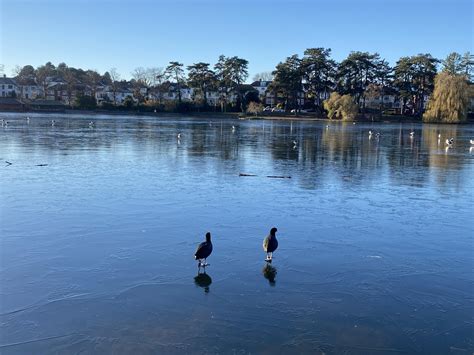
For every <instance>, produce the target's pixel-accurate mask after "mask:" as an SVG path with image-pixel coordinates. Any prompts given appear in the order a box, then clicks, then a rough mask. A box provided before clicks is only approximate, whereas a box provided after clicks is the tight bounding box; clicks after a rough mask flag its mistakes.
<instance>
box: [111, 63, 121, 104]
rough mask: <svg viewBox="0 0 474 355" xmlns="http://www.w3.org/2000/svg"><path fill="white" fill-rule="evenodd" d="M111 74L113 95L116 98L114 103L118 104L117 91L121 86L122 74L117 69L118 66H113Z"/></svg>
mask: <svg viewBox="0 0 474 355" xmlns="http://www.w3.org/2000/svg"><path fill="white" fill-rule="evenodd" d="M109 76H110V81H111V85H110V86H111V88H112V96H113V99H114V105H115V106H117V91H118V88H119V82H120V74H119V73H118V71H117V68H111V69H110V70H109Z"/></svg>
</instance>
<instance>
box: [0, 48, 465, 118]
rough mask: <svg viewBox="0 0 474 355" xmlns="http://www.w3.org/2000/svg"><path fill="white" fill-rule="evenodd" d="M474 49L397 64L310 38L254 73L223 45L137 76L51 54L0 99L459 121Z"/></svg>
mask: <svg viewBox="0 0 474 355" xmlns="http://www.w3.org/2000/svg"><path fill="white" fill-rule="evenodd" d="M473 58H474V56H473V55H471V54H470V53H469V52H467V53H465V54H459V53H451V54H449V55H448V56H447V57H446V58H444V59H437V58H434V57H432V56H431V55H430V54H417V55H414V56H411V57H402V58H400V59H399V60H398V61H397V63H396V65H395V66H394V67H391V66H390V65H389V64H388V62H387V61H386V60H384V59H382V58H381V57H380V55H379V54H377V53H373V54H371V53H367V52H351V53H350V54H349V55H348V56H347V58H346V59H344V60H343V61H341V62H340V63H337V62H336V61H335V60H333V59H332V58H331V50H330V49H327V48H309V49H307V50H305V51H304V55H303V56H302V57H301V58H300V57H299V56H298V55H293V56H290V57H288V58H286V60H284V61H282V62H280V63H279V64H278V65H276V67H275V69H274V70H273V71H271V72H263V73H260V74H257V75H256V76H255V77H254V78H253V81H252V82H248V64H249V63H248V61H247V60H245V59H243V58H239V57H226V56H223V55H222V56H220V57H219V58H218V59H217V62H216V63H215V64H214V66H211V64H210V63H203V62H199V63H195V64H192V65H189V66H184V64H182V63H179V62H170V63H169V64H168V65H167V66H166V67H155V68H143V67H138V68H136V69H135V70H134V71H133V73H131V76H132V79H131V80H122V78H121V75H120V74H119V73H118V72H117V70H116V69H115V68H111V69H110V70H109V71H106V72H105V73H103V74H100V73H98V72H97V71H95V70H90V69H89V70H84V69H80V68H73V67H69V66H68V65H67V64H65V63H60V64H58V65H54V64H52V63H51V62H48V63H46V64H45V65H41V66H39V67H36V68H35V67H33V66H31V65H25V66H23V67H19V66H18V67H17V68H16V69H15V72H14V75H12V76H11V77H7V76H6V75H5V74H4V75H3V76H2V77H0V96H1V97H0V109H1V110H14V111H64V110H66V109H77V110H110V111H114V110H115V111H125V110H129V111H135V112H136V111H140V112H157V113H158V112H183V113H186V112H239V113H241V114H247V115H265V114H267V115H272V114H278V115H292V114H293V115H310V116H314V117H321V118H331V119H343V120H352V119H356V118H358V117H365V118H367V117H372V118H373V117H376V118H377V117H382V116H403V117H407V116H409V117H412V118H419V119H423V120H424V121H427V122H451V123H457V122H463V121H466V120H467V119H468V118H469V117H470V116H472V112H473V111H474V86H473V80H472V78H473V77H472V75H473V65H474V59H473ZM448 97H450V99H448Z"/></svg>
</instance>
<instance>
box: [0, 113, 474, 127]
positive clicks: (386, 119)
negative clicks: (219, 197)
mask: <svg viewBox="0 0 474 355" xmlns="http://www.w3.org/2000/svg"><path fill="white" fill-rule="evenodd" d="M0 113H18V114H24V115H28V114H46V115H48V114H63V115H81V114H82V115H108V116H143V117H156V118H160V117H163V118H182V117H206V118H208V119H239V120H242V121H246V120H248V121H255V120H269V121H270V120H275V121H310V122H333V123H334V122H347V123H423V121H422V120H421V119H419V118H414V117H410V116H396V115H386V116H382V117H377V119H376V120H373V121H372V120H370V119H367V118H365V119H356V120H354V121H342V120H330V119H328V118H323V117H315V116H306V115H305V116H301V115H296V116H293V115H279V116H273V115H258V116H250V115H248V116H242V114H241V113H240V112H156V113H155V112H139V111H106V110H61V111H55V110H34V111H21V110H0ZM436 124H449V125H453V123H443V122H439V123H436ZM456 124H474V120H473V119H468V120H467V121H466V122H462V123H455V125H456Z"/></svg>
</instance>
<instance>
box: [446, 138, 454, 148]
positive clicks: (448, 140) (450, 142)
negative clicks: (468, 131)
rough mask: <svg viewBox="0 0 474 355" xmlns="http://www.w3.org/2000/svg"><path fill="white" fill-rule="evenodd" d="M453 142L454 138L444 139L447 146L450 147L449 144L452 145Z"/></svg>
mask: <svg viewBox="0 0 474 355" xmlns="http://www.w3.org/2000/svg"><path fill="white" fill-rule="evenodd" d="M453 143H454V138H450V139H446V145H447V146H449V147H450V146H452V145H453Z"/></svg>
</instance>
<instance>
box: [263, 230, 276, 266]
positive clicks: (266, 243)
mask: <svg viewBox="0 0 474 355" xmlns="http://www.w3.org/2000/svg"><path fill="white" fill-rule="evenodd" d="M277 231H278V229H276V228H275V227H273V228H272V229H270V234H269V235H267V236H266V237H265V239H264V240H263V250H264V251H265V253H267V257H266V258H265V261H267V262H270V263H271V262H272V259H273V252H274V251H275V250H277V248H278V240H277V238H276V232H277Z"/></svg>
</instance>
